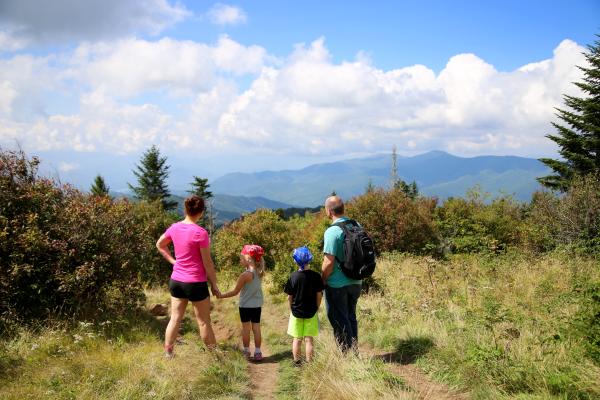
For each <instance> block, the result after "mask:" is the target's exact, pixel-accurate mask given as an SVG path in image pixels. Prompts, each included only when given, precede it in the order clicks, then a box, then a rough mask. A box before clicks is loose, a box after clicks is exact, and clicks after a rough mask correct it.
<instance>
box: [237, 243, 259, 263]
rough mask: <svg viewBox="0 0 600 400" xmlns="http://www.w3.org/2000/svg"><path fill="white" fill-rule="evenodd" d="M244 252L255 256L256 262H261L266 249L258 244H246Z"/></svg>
mask: <svg viewBox="0 0 600 400" xmlns="http://www.w3.org/2000/svg"><path fill="white" fill-rule="evenodd" d="M242 254H244V255H249V256H250V257H252V258H254V260H255V261H256V262H259V261H260V259H261V258H262V256H263V254H265V251H264V250H263V248H262V247H260V246H259V245H257V244H245V245H244V248H243V249H242Z"/></svg>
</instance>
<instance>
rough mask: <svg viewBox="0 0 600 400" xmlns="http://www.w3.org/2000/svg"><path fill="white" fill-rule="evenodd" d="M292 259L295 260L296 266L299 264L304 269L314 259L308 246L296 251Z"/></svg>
mask: <svg viewBox="0 0 600 400" xmlns="http://www.w3.org/2000/svg"><path fill="white" fill-rule="evenodd" d="M292 257H293V258H294V261H296V264H298V265H299V266H300V268H302V269H304V267H306V265H307V264H308V263H309V262H310V261H311V260H312V259H313V255H312V254H311V253H310V250H309V249H308V247H306V246H302V247H298V248H297V249H295V250H294V254H293V255H292Z"/></svg>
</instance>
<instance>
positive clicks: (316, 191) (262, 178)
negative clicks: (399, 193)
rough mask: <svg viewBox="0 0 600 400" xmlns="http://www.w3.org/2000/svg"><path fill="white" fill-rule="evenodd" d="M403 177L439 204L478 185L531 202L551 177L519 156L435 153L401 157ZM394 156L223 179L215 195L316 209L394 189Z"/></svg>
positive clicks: (215, 185)
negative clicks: (371, 190) (370, 190)
mask: <svg viewBox="0 0 600 400" xmlns="http://www.w3.org/2000/svg"><path fill="white" fill-rule="evenodd" d="M397 165H398V175H399V176H400V177H401V178H402V179H404V180H406V181H409V182H411V181H413V180H415V181H416V182H417V184H418V186H419V189H420V191H421V193H423V194H426V195H431V196H438V197H440V198H447V197H450V196H461V195H464V193H465V191H466V190H467V189H468V188H470V187H473V186H475V185H477V184H479V185H480V186H481V188H482V190H484V191H487V192H489V193H490V194H492V195H498V194H500V193H508V194H513V195H514V196H515V197H516V198H517V199H519V200H529V199H530V197H531V194H532V193H533V192H534V191H535V190H537V189H539V185H538V183H537V182H536V180H535V178H536V177H538V176H542V175H544V174H545V173H546V172H547V169H546V167H545V166H544V165H543V164H541V163H540V162H539V161H538V160H535V159H530V158H524V157H515V156H480V157H472V158H464V157H457V156H453V155H451V154H448V153H445V152H442V151H432V152H429V153H425V154H421V155H418V156H414V157H398V162H397ZM390 169H391V156H390V155H389V154H381V155H377V156H372V157H367V158H360V159H353V160H345V161H338V162H332V163H324V164H315V165H311V166H309V167H306V168H303V169H300V170H284V171H263V172H256V173H233V174H227V175H224V176H223V177H221V178H218V179H216V180H215V181H213V182H212V183H211V189H212V190H213V191H214V192H215V193H226V194H229V195H247V196H263V197H266V198H269V199H273V200H277V201H281V202H284V203H288V204H293V205H295V206H316V205H320V204H321V203H322V202H323V199H324V198H325V197H326V196H327V195H328V194H329V193H331V192H332V191H334V190H335V191H336V192H337V193H338V194H340V195H341V196H343V197H352V196H355V195H358V194H360V193H362V192H364V189H365V187H366V185H367V184H368V182H369V180H371V181H372V183H373V184H374V185H376V186H386V185H388V183H389V178H390Z"/></svg>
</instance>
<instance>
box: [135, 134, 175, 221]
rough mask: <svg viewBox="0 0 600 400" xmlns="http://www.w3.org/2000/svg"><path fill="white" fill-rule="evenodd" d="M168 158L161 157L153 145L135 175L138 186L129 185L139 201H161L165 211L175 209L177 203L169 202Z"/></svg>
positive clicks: (144, 155)
mask: <svg viewBox="0 0 600 400" xmlns="http://www.w3.org/2000/svg"><path fill="white" fill-rule="evenodd" d="M166 162H167V158H166V157H161V155H160V150H159V149H158V147H156V146H155V145H153V146H152V147H150V148H149V149H148V150H146V152H145V153H144V154H143V155H142V158H141V160H140V165H137V166H136V169H134V170H133V174H134V175H135V176H136V178H137V180H138V186H133V185H131V184H129V188H130V189H131V190H132V191H133V193H135V197H136V198H137V199H139V200H144V201H148V202H154V201H157V200H158V201H160V202H161V204H162V206H163V207H164V209H165V210H171V209H174V208H175V207H176V206H177V202H176V201H172V200H169V199H168V198H169V196H170V195H171V194H170V192H169V189H168V187H167V182H166V181H167V178H168V177H169V168H170V167H169V165H167V164H166Z"/></svg>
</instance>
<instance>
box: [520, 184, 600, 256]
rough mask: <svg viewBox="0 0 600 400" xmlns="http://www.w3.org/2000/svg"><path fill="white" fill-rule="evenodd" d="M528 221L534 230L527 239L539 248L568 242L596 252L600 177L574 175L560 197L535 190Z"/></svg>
mask: <svg viewBox="0 0 600 400" xmlns="http://www.w3.org/2000/svg"><path fill="white" fill-rule="evenodd" d="M528 222H529V223H528V225H529V226H531V227H533V228H534V229H535V231H536V232H537V235H536V236H531V239H532V240H534V241H535V243H536V245H537V246H538V247H540V248H541V249H543V250H548V249H552V248H554V247H556V246H569V247H571V248H574V249H577V248H580V249H581V250H583V252H586V253H595V254H596V255H600V178H599V177H597V176H594V175H588V176H585V177H575V178H574V179H573V180H572V183H571V186H570V187H569V189H568V191H567V193H565V194H564V195H563V196H560V197H559V196H555V195H554V194H552V193H548V192H540V193H536V195H535V196H534V198H533V201H532V205H531V212H530V218H529V221H528Z"/></svg>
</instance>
